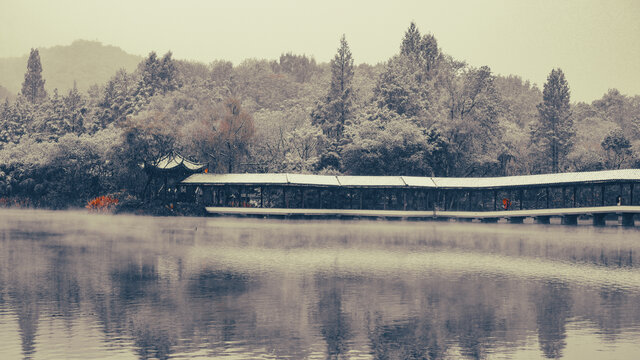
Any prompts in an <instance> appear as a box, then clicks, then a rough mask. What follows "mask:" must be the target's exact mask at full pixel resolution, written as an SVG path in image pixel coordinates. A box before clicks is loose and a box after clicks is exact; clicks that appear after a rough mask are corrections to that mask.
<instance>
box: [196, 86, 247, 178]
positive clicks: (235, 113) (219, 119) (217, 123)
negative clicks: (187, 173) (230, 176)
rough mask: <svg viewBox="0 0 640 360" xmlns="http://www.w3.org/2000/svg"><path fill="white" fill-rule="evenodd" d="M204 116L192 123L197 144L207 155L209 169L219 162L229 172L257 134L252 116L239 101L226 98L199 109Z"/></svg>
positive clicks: (202, 154)
mask: <svg viewBox="0 0 640 360" xmlns="http://www.w3.org/2000/svg"><path fill="white" fill-rule="evenodd" d="M200 116H201V119H200V120H199V121H198V122H196V123H195V124H192V125H191V126H190V131H189V132H190V134H188V136H191V137H192V138H193V142H194V146H195V147H196V148H198V152H199V153H200V154H201V156H202V158H206V159H207V162H208V163H209V165H210V170H213V169H215V168H214V167H215V166H216V165H219V167H220V168H223V167H224V168H226V169H225V170H226V171H227V172H229V173H231V172H233V171H234V170H235V169H236V168H237V167H238V165H239V162H240V160H241V159H242V158H243V157H245V156H247V155H248V152H249V143H250V140H251V139H252V138H253V135H254V132H255V130H254V127H253V117H252V116H251V115H250V114H249V113H247V112H245V111H244V110H243V109H242V107H241V105H240V100H238V99H236V98H231V97H229V98H226V99H225V100H224V101H223V102H222V103H220V104H216V105H213V106H210V104H203V105H202V106H201V108H200Z"/></svg>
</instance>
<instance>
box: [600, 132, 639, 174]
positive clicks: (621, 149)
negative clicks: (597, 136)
mask: <svg viewBox="0 0 640 360" xmlns="http://www.w3.org/2000/svg"><path fill="white" fill-rule="evenodd" d="M600 146H602V149H603V150H604V151H605V152H606V154H607V159H606V166H607V168H609V169H620V167H621V166H622V164H623V163H624V162H625V161H626V160H628V159H629V158H630V157H631V155H632V151H631V143H630V142H629V140H628V139H627V138H626V137H625V136H624V132H622V130H621V129H614V130H612V131H611V132H609V134H607V136H606V137H605V138H604V140H602V143H601V144H600Z"/></svg>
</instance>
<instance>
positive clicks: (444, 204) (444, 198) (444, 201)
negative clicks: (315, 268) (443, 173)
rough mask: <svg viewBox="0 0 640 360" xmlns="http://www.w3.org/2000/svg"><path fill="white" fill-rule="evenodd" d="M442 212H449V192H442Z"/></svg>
mask: <svg viewBox="0 0 640 360" xmlns="http://www.w3.org/2000/svg"><path fill="white" fill-rule="evenodd" d="M442 202H443V204H442V211H446V210H447V191H446V190H442Z"/></svg>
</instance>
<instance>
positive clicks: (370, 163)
mask: <svg viewBox="0 0 640 360" xmlns="http://www.w3.org/2000/svg"><path fill="white" fill-rule="evenodd" d="M360 116H361V117H358V118H356V120H355V121H354V122H353V123H352V124H350V125H349V126H347V127H346V130H345V134H346V137H347V139H348V142H347V143H346V144H345V145H344V146H342V155H343V158H342V161H343V164H344V167H345V169H346V171H347V172H348V173H350V174H354V175H416V176H427V175H431V167H430V166H429V164H428V159H429V158H430V155H431V153H432V150H433V147H432V145H431V144H430V142H429V140H428V138H427V131H426V130H425V129H424V128H423V127H420V126H419V125H417V124H416V123H415V121H412V120H411V119H409V118H407V117H405V116H402V115H398V114H397V113H395V112H393V111H390V110H388V109H385V108H378V107H375V106H374V107H370V108H369V109H368V111H367V112H366V113H362V114H361V115H360Z"/></svg>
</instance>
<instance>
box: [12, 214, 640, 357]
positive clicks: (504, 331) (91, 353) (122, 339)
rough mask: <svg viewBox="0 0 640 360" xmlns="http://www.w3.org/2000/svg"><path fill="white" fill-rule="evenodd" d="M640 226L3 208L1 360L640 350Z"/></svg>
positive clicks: (617, 353) (618, 353) (626, 353)
mask: <svg viewBox="0 0 640 360" xmlns="http://www.w3.org/2000/svg"><path fill="white" fill-rule="evenodd" d="M638 250H640V232H639V231H638V230H637V229H622V228H617V227H608V228H593V227H566V226H559V225H555V226H554V225H551V226H543V225H527V224H524V225H509V224H475V223H474V224H464V223H460V224H457V223H440V222H403V221H395V222H387V221H280V220H256V219H230V218H159V217H143V216H111V215H96V214H86V213H82V212H50V211H34V210H0V358H2V359H21V358H24V359H87V358H96V359H129V358H130V359H148V358H158V359H168V358H171V359H193V358H200V359H207V358H223V359H224V358H228V359H254V358H264V359H283V358H284V359H286V358H290V359H302V358H309V359H327V358H330V359H458V358H469V359H477V358H490V359H494V358H495V359H538V358H545V357H546V358H567V359H585V358H586V359H589V358H593V359H600V358H608V359H634V358H637V356H638V354H640V269H639V267H640V264H639V260H638V254H639V253H638Z"/></svg>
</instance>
